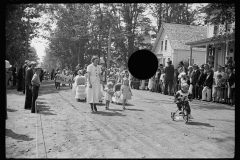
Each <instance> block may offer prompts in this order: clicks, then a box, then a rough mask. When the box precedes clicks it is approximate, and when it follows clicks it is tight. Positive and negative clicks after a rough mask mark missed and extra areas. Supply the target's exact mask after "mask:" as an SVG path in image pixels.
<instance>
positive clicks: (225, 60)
mask: <svg viewBox="0 0 240 160" xmlns="http://www.w3.org/2000/svg"><path fill="white" fill-rule="evenodd" d="M228 56H229V42H226V54H225V58H224V64H227V57H228Z"/></svg>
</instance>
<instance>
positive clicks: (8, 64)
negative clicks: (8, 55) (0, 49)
mask: <svg viewBox="0 0 240 160" xmlns="http://www.w3.org/2000/svg"><path fill="white" fill-rule="evenodd" d="M11 67H12V65H10V63H9V61H7V60H5V68H11Z"/></svg>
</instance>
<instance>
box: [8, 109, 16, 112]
mask: <svg viewBox="0 0 240 160" xmlns="http://www.w3.org/2000/svg"><path fill="white" fill-rule="evenodd" d="M7 111H8V112H16V111H18V110H16V109H10V108H7Z"/></svg>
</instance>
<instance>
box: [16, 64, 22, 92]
mask: <svg viewBox="0 0 240 160" xmlns="http://www.w3.org/2000/svg"><path fill="white" fill-rule="evenodd" d="M22 80H23V67H22V65H19V68H18V72H17V81H18V83H17V91H22V90H23V85H22V84H23V83H22Z"/></svg>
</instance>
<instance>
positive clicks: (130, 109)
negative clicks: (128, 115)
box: [126, 108, 145, 111]
mask: <svg viewBox="0 0 240 160" xmlns="http://www.w3.org/2000/svg"><path fill="white" fill-rule="evenodd" d="M126 110H130V111H145V110H142V109H129V108H126Z"/></svg>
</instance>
